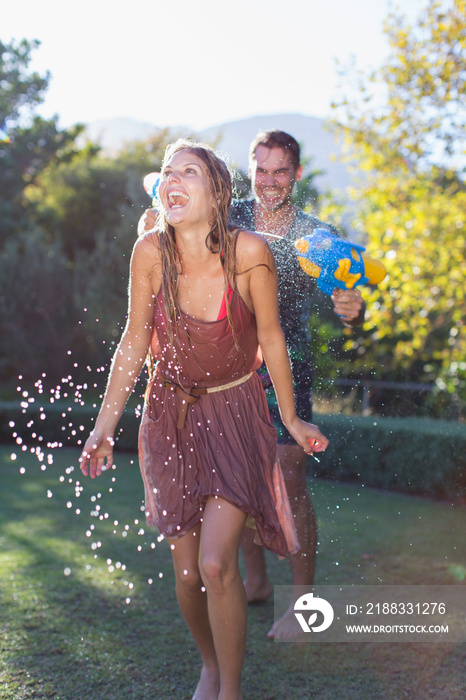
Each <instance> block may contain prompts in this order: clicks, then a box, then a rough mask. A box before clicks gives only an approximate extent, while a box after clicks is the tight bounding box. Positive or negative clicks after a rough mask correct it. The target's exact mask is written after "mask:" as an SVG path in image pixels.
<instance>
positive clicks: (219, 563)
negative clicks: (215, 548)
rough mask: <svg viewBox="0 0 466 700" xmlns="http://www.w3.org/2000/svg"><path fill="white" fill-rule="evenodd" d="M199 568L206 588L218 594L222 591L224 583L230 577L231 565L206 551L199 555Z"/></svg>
mask: <svg viewBox="0 0 466 700" xmlns="http://www.w3.org/2000/svg"><path fill="white" fill-rule="evenodd" d="M199 568H200V571H201V576H202V580H203V581H204V583H205V585H206V588H208V589H209V590H211V591H213V592H216V593H218V594H221V593H223V592H224V590H225V585H226V583H227V582H228V581H229V580H230V579H231V577H232V571H231V568H232V567H231V566H230V565H227V564H226V563H225V562H224V561H223V560H222V558H220V557H216V556H215V555H214V554H212V553H207V554H206V555H205V556H202V557H201V559H200V561H199Z"/></svg>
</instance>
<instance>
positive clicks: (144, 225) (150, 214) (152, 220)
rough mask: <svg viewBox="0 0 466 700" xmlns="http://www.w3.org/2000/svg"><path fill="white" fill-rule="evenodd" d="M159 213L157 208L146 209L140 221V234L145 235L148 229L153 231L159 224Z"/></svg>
mask: <svg viewBox="0 0 466 700" xmlns="http://www.w3.org/2000/svg"><path fill="white" fill-rule="evenodd" d="M158 218H159V213H158V211H157V209H146V211H145V212H144V214H143V215H142V216H141V218H140V219H139V222H138V236H143V235H144V234H145V233H147V231H152V229H154V228H155V226H156V225H157V219H158Z"/></svg>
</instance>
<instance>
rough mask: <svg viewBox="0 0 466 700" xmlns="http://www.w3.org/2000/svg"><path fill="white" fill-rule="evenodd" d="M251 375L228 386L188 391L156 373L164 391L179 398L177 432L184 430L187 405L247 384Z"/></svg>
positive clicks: (221, 385) (196, 388) (195, 388)
mask: <svg viewBox="0 0 466 700" xmlns="http://www.w3.org/2000/svg"><path fill="white" fill-rule="evenodd" d="M253 374H254V372H249V374H245V375H243V376H242V377H240V378H239V379H235V380H234V381H232V382H228V384H220V385H219V386H206V387H197V386H195V387H191V388H190V389H183V387H182V386H181V385H180V384H177V383H176V382H172V381H171V379H165V378H164V377H162V376H161V374H160V372H158V375H159V377H160V379H161V380H162V384H163V387H164V389H169V390H170V391H174V392H175V394H176V395H177V396H181V404H180V410H179V412H178V422H177V424H176V427H177V428H178V430H181V429H182V428H184V424H185V421H186V412H187V410H188V405H190V404H193V403H196V401H199V399H200V398H201V396H203V395H205V394H214V393H216V392H217V391H225V389H231V388H232V387H234V386H238V385H239V384H244V382H247V381H248V379H250V377H252V375H253Z"/></svg>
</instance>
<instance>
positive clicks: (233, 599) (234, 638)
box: [199, 497, 247, 700]
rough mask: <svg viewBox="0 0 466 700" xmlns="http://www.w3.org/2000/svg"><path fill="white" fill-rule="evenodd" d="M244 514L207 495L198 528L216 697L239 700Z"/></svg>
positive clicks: (243, 633) (243, 640) (244, 610)
mask: <svg viewBox="0 0 466 700" xmlns="http://www.w3.org/2000/svg"><path fill="white" fill-rule="evenodd" d="M245 522H246V514H245V513H243V512H242V511H240V510H239V509H238V508H236V507H235V506H233V505H232V504H231V503H227V502H226V501H224V500H222V499H217V498H213V497H211V498H209V499H208V501H207V503H206V507H205V510H204V519H203V523H202V529H201V548H200V558H199V563H200V570H201V575H202V579H203V581H204V585H205V587H206V589H207V604H208V610H209V620H210V626H211V629H212V635H213V639H214V643H215V651H216V655H217V660H218V666H219V671H220V694H219V696H218V698H219V700H241V698H242V695H241V674H242V670H243V663H244V653H245V649H246V634H247V601H246V594H245V591H244V585H243V582H242V580H241V575H240V571H239V566H238V552H239V544H240V540H241V535H242V532H243V529H244V525H245Z"/></svg>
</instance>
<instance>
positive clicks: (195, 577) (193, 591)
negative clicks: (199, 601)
mask: <svg viewBox="0 0 466 700" xmlns="http://www.w3.org/2000/svg"><path fill="white" fill-rule="evenodd" d="M175 576H176V582H177V585H178V586H181V587H182V588H183V590H185V591H186V592H187V593H189V594H190V595H197V594H198V593H200V592H201V591H202V589H203V586H204V584H203V581H202V577H201V574H200V571H199V569H198V568H197V567H196V568H186V569H182V570H179V571H176V573H175Z"/></svg>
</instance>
